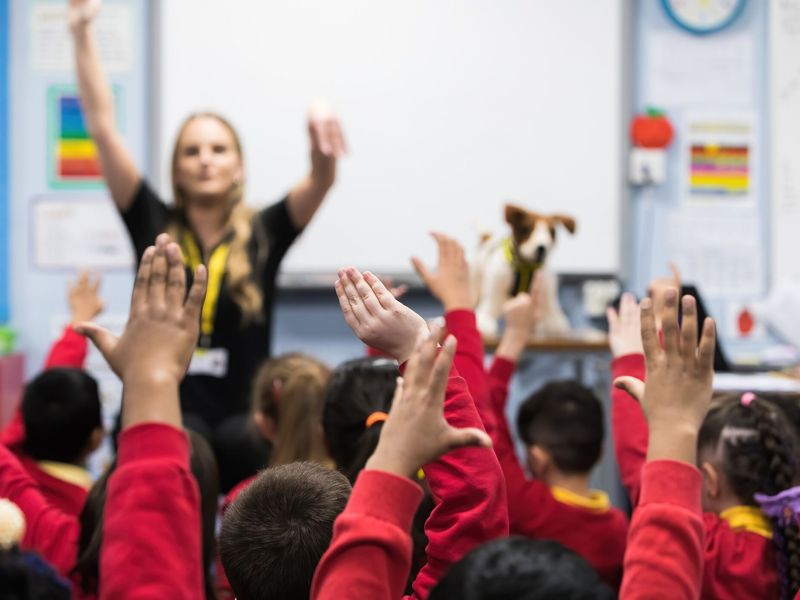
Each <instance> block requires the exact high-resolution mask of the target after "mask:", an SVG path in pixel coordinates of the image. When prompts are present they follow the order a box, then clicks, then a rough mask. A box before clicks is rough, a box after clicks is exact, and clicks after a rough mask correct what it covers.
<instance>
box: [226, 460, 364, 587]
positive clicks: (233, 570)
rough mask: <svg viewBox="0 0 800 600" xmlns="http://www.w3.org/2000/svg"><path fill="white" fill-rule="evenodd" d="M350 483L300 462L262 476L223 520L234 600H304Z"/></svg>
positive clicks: (243, 494) (242, 494)
mask: <svg viewBox="0 0 800 600" xmlns="http://www.w3.org/2000/svg"><path fill="white" fill-rule="evenodd" d="M349 496H350V483H349V482H348V481H347V479H346V478H345V477H344V475H342V474H341V473H339V472H338V471H333V470H331V469H326V468H325V467H323V466H322V465H320V464H317V463H311V462H305V463H292V464H288V465H280V466H277V467H270V468H268V469H266V470H264V471H262V472H261V473H260V474H259V475H258V477H257V478H256V479H255V480H254V481H253V483H251V484H250V486H248V487H247V488H246V489H245V490H244V491H243V492H242V493H241V494H239V496H238V497H237V498H236V500H235V501H234V502H233V504H231V505H230V507H229V508H228V510H227V512H226V513H225V516H224V518H223V520H222V530H221V532H220V536H219V548H220V557H221V559H222V566H223V567H224V568H225V574H226V576H227V577H228V581H229V582H230V584H231V587H232V588H233V591H234V593H235V594H236V597H237V598H238V599H239V600H252V599H258V600H267V599H270V598H276V599H277V598H281V599H283V600H295V599H296V600H300V599H304V600H305V599H307V598H308V596H309V593H310V591H311V580H312V578H313V576H314V570H315V569H316V567H317V563H318V562H319V560H320V558H321V557H322V555H323V554H324V553H325V550H327V549H328V546H329V545H330V542H331V537H332V536H333V522H334V520H335V519H336V517H337V516H339V513H341V512H342V511H343V510H344V507H345V504H346V503H347V499H348V497H349Z"/></svg>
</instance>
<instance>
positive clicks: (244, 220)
mask: <svg viewBox="0 0 800 600" xmlns="http://www.w3.org/2000/svg"><path fill="white" fill-rule="evenodd" d="M201 118H209V119H215V120H217V121H218V122H219V123H221V124H222V125H223V126H224V127H225V128H226V129H227V130H228V131H229V132H230V134H231V137H232V138H233V142H234V146H235V148H236V152H237V153H238V154H239V158H240V160H242V162H244V156H243V154H242V144H241V140H240V139H239V135H238V134H237V133H236V130H235V129H234V128H233V125H231V123H230V122H229V121H228V120H227V119H225V118H224V117H222V116H221V115H218V114H216V113H212V112H201V113H195V114H192V115H190V116H189V117H187V118H186V120H185V121H184V122H183V124H182V125H181V128H180V130H179V131H178V137H177V139H176V140H175V146H174V148H173V150H172V173H171V176H172V194H173V198H174V199H175V208H176V209H177V210H178V211H180V212H183V211H185V210H186V204H187V200H188V199H187V197H186V193H185V192H184V190H182V189H181V187H180V186H179V185H178V179H177V171H178V159H179V158H180V140H181V138H182V137H183V132H184V131H185V130H186V128H187V127H188V126H189V124H190V123H191V122H192V121H194V120H195V119H201ZM227 205H228V219H227V223H226V228H227V229H228V230H229V231H230V232H231V233H232V238H231V241H230V251H229V253H228V261H227V263H226V265H225V272H226V274H227V283H226V286H227V289H228V292H229V293H230V295H231V298H232V299H233V301H234V302H235V303H236V304H237V305H238V307H239V309H240V310H241V312H242V320H243V323H248V322H253V321H259V320H261V319H262V318H263V315H262V314H261V309H262V306H263V300H264V299H263V295H262V292H261V289H260V288H259V286H258V285H257V284H256V283H255V282H254V281H253V279H252V277H251V275H252V271H253V268H252V266H251V264H250V257H249V256H248V252H247V246H248V244H249V243H250V238H251V237H252V235H253V215H254V214H255V211H254V210H253V209H252V208H250V207H248V206H247V205H246V204H245V203H244V182H243V181H241V180H240V181H237V182H236V183H235V184H234V186H233V188H232V189H231V191H230V194H229V195H228V201H227ZM183 227H184V226H183V224H182V223H173V224H171V225H170V226H169V227H168V230H167V231H168V233H169V234H170V235H171V236H172V238H173V239H176V240H180V239H182V235H181V234H182V230H183Z"/></svg>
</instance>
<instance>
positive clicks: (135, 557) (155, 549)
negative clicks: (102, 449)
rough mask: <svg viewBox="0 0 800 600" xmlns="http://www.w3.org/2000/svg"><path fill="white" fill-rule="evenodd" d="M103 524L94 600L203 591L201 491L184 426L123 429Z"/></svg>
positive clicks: (191, 596) (180, 595) (177, 596)
mask: <svg viewBox="0 0 800 600" xmlns="http://www.w3.org/2000/svg"><path fill="white" fill-rule="evenodd" d="M103 525H104V527H105V531H104V533H103V547H102V550H101V555H100V573H101V574H102V576H101V578H100V598H101V599H102V598H114V599H123V600H132V599H139V598H141V599H150V598H175V599H181V598H185V599H187V600H188V599H191V600H197V599H198V598H203V597H204V595H205V592H204V588H203V566H202V562H203V561H202V542H201V532H200V530H201V527H200V493H199V491H198V489H197V483H196V482H195V480H194V477H193V476H192V473H191V471H190V468H189V441H188V438H187V437H186V434H185V433H184V432H183V431H181V430H180V429H176V428H174V427H171V426H169V425H165V424H162V423H143V424H140V425H136V426H134V427H130V428H128V429H125V430H123V431H122V433H121V434H120V436H119V452H118V454H117V468H116V470H115V471H114V473H113V474H112V475H111V477H110V479H109V482H108V495H107V497H106V507H105V520H104V523H103Z"/></svg>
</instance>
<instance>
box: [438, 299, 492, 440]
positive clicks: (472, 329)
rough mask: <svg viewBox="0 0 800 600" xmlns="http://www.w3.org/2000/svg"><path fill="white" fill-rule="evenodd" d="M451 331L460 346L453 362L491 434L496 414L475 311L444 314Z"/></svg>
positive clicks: (454, 311) (456, 311) (446, 325)
mask: <svg viewBox="0 0 800 600" xmlns="http://www.w3.org/2000/svg"><path fill="white" fill-rule="evenodd" d="M444 321H445V327H446V329H447V332H448V333H449V334H451V335H453V337H455V338H456V341H457V342H458V346H457V347H456V355H455V358H454V359H453V364H454V365H455V367H456V369H457V370H458V372H459V373H460V374H461V376H462V377H463V378H464V380H465V381H466V382H467V388H469V393H470V395H471V396H472V399H473V400H474V402H475V408H477V409H478V414H479V415H480V418H481V421H482V422H483V426H484V428H485V429H486V432H487V433H488V434H489V435H491V434H492V430H493V429H494V428H495V426H496V425H495V422H494V415H493V414H492V411H491V409H490V408H489V385H488V384H487V382H486V369H485V367H484V363H483V361H484V352H483V338H481V334H480V332H479V331H478V325H477V322H476V320H475V312H474V311H471V310H465V309H459V310H451V311H449V312H447V313H445V315H444Z"/></svg>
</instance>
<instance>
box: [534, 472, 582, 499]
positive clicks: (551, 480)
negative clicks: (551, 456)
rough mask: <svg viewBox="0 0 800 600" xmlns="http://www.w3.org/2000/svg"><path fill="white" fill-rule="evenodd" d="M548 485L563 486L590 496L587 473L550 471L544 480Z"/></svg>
mask: <svg viewBox="0 0 800 600" xmlns="http://www.w3.org/2000/svg"><path fill="white" fill-rule="evenodd" d="M545 483H547V485H548V486H549V487H560V488H564V489H565V490H568V491H570V492H572V493H573V494H576V495H578V496H582V497H584V498H590V497H591V491H592V488H591V487H589V474H588V473H587V474H585V475H576V474H574V473H561V472H560V471H552V472H550V473H548V474H547V478H546V482H545Z"/></svg>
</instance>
